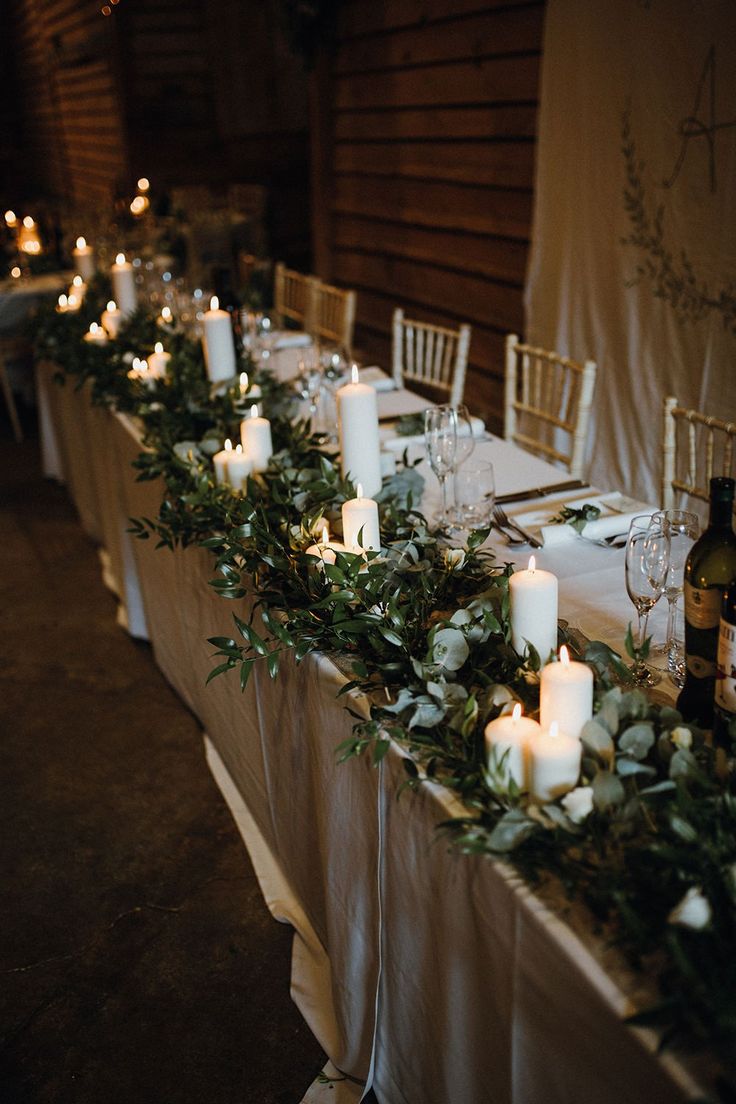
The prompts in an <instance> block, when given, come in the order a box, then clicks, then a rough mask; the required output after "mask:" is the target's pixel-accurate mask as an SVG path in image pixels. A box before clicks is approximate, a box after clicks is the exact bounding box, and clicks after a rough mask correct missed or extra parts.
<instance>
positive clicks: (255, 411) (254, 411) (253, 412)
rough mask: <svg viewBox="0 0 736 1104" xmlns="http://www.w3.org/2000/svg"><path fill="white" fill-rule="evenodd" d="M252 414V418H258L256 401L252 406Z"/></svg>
mask: <svg viewBox="0 0 736 1104" xmlns="http://www.w3.org/2000/svg"><path fill="white" fill-rule="evenodd" d="M250 416H251V418H257V417H258V407H257V406H256V404H255V403H253V405H252V407H251V408H250Z"/></svg>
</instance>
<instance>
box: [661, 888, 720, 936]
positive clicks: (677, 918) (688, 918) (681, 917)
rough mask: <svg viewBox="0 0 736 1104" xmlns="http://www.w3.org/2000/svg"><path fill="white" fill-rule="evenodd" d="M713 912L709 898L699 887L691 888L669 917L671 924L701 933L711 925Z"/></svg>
mask: <svg viewBox="0 0 736 1104" xmlns="http://www.w3.org/2000/svg"><path fill="white" fill-rule="evenodd" d="M711 916H712V910H711V907H710V902H709V901H708V898H707V897H704V896H703V893H702V891H701V890H700V889H699V888H698V886H690V889H689V890H688V891H687V893H686V894H685V896H684V897H683V898H682V900H681V901H680V903H679V904H678V905H675V907H674V908H673V910H672V912H671V913H670V914H669V916H668V917H667V919H668V921H669V922H670V924H679V925H680V927H682V928H692V929H693V931H701V930H702V929H703V928H707V927H708V924H710V918H711Z"/></svg>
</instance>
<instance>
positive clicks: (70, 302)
mask: <svg viewBox="0 0 736 1104" xmlns="http://www.w3.org/2000/svg"><path fill="white" fill-rule="evenodd" d="M81 305H82V300H81V299H80V298H79V296H78V295H75V294H74V292H73V291H70V292H69V294H68V295H67V296H66V309H67V310H69V311H78V310H79V308H80V307H81Z"/></svg>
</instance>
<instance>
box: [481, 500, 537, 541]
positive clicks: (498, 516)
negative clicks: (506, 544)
mask: <svg viewBox="0 0 736 1104" xmlns="http://www.w3.org/2000/svg"><path fill="white" fill-rule="evenodd" d="M493 520H494V521H495V523H496V526H497V528H499V529H512V530H513V531H514V532H515V533H518V534H519V536H520V537H521V539H522V540H523V541H525V543H526V544H530V545H531V546H532V548H542V547H543V545H542V542H541V541H540V540H537V538H536V537H534V536H532V534H531V533H528V532H527V531H526V529H522V527H521V526H520V525H518V524H517V523H516V522H515V521H514V520H513V518H510V517H509V516H508V514H507V513H506V511H505V510H504V509H503V508H502V507H501V506H494V507H493Z"/></svg>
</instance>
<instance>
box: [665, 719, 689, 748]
mask: <svg viewBox="0 0 736 1104" xmlns="http://www.w3.org/2000/svg"><path fill="white" fill-rule="evenodd" d="M670 740H671V741H672V743H673V744H677V746H678V747H679V748H684V749H685V751H689V750H690V748H691V747H692V744H693V734H692V732H691V731H690V729H689V728H685V726H684V725H678V726H677V728H673V729H672V731H671V732H670Z"/></svg>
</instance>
